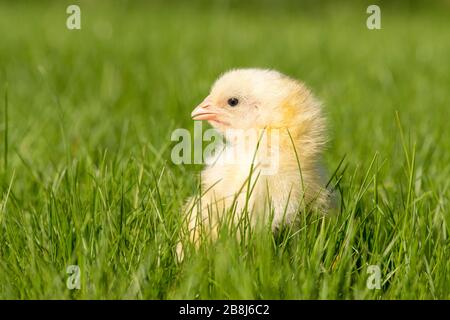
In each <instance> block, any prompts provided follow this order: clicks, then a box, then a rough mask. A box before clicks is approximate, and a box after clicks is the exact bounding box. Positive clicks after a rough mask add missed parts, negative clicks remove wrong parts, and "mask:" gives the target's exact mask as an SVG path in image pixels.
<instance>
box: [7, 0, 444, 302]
mask: <svg viewBox="0 0 450 320" xmlns="http://www.w3.org/2000/svg"><path fill="white" fill-rule="evenodd" d="M74 3H75V4H78V5H79V6H80V7H81V27H82V28H81V30H68V29H67V28H66V19H67V17H68V14H66V8H67V6H68V5H69V4H74ZM376 3H377V4H378V5H380V7H381V19H382V20H381V21H382V22H381V24H382V29H381V30H368V29H367V28H366V19H367V17H368V14H367V13H366V8H367V6H368V5H369V4H372V2H368V1H356V2H353V3H351V4H350V3H346V4H338V3H335V2H331V1H330V2H328V1H323V2H320V3H316V2H315V1H305V2H300V1H298V2H297V1H286V2H283V1H281V2H279V1H258V2H257V1H250V2H245V3H244V2H240V1H214V2H207V1H198V2H196V1H193V2H189V3H187V2H182V1H175V2H171V3H170V4H168V3H165V2H163V1H161V2H144V1H141V2H139V1H138V2H135V1H111V2H101V1H95V2H94V1H79V2H78V1H74V2H72V1H58V2H56V1H55V2H51V1H44V2H36V1H17V2H16V1H14V2H13V1H1V2H0V34H1V40H0V85H1V87H0V92H1V96H2V100H1V101H2V103H1V104H0V105H1V109H2V116H1V117H0V135H1V138H2V139H1V141H2V142H1V146H2V148H0V149H1V152H2V159H3V161H2V164H1V166H0V168H1V180H0V181H1V202H0V210H1V211H0V229H1V232H0V298H97V299H103V298H249V299H251V298H294V299H298V298H310V299H315V298H339V299H343V298H346V299H352V298H447V299H448V298H450V289H449V288H450V276H449V270H450V269H449V267H450V262H449V261H450V253H449V249H450V243H449V239H448V232H449V226H448V224H449V222H450V213H449V204H448V198H449V195H450V191H449V177H450V165H449V163H450V152H449V150H450V138H449V135H448V120H449V114H448V112H449V102H450V96H449V87H450V75H449V72H448V70H450V69H449V58H448V57H449V56H450V41H449V31H450V19H449V17H450V3H449V2H448V1H436V2H432V3H421V2H415V1H402V2H401V1H399V2H395V3H389V2H387V1H386V2H376ZM236 67H262V68H274V69H277V70H280V71H281V72H284V73H286V74H289V75H291V76H293V77H296V78H299V79H301V80H303V81H305V82H306V83H307V84H308V85H309V86H310V87H311V88H312V89H313V91H314V92H315V93H316V95H317V96H319V97H320V98H321V99H322V101H323V102H324V104H325V110H326V113H327V115H328V119H329V124H330V138H331V140H330V144H329V148H328V150H327V152H326V154H325V161H326V163H327V167H328V170H329V172H330V173H331V172H333V171H334V170H335V169H336V167H337V166H338V164H339V162H340V160H341V159H342V158H343V157H344V156H345V160H344V166H343V167H341V168H340V171H339V172H338V177H340V179H341V180H340V186H341V189H342V190H341V191H342V194H343V203H344V205H343V208H342V210H341V211H342V212H341V214H339V215H337V216H332V217H329V218H321V217H305V220H304V221H303V223H304V225H302V228H301V229H300V230H301V232H298V233H295V234H294V235H292V237H291V236H289V237H287V239H289V240H286V241H284V240H283V241H281V243H280V242H279V239H277V238H276V237H275V238H273V236H272V235H271V234H269V233H267V234H262V235H258V236H255V239H253V240H251V241H250V242H249V243H241V244H239V243H236V242H235V241H234V240H233V239H231V238H227V237H224V238H222V239H221V240H220V241H219V242H218V244H217V245H215V246H210V247H207V248H204V250H203V251H201V253H198V254H192V255H191V256H189V257H188V258H187V259H186V261H185V262H184V263H183V264H182V265H177V264H176V262H175V256H174V252H173V245H174V243H175V242H176V234H177V232H178V224H179V212H180V208H181V205H182V203H183V201H184V199H185V198H186V197H187V196H188V195H190V194H193V193H194V192H195V189H196V183H197V182H196V176H195V172H196V171H197V170H198V169H199V168H193V167H192V166H175V165H173V164H172V163H171V161H170V147H171V145H172V143H171V141H170V134H171V132H172V131H173V130H174V129H175V128H180V127H183V128H188V129H191V130H192V128H193V122H192V120H191V119H190V116H189V115H190V112H191V110H192V108H193V107H194V106H195V105H196V104H197V103H198V102H199V101H201V99H202V98H203V97H204V96H205V95H206V94H207V92H208V90H209V86H210V85H211V83H212V82H213V81H214V79H216V78H217V76H218V75H219V74H220V73H222V72H224V71H225V70H228V69H230V68H236ZM6 94H7V99H6ZM6 100H7V102H8V103H6ZM6 104H7V105H8V108H7V111H8V112H5V111H6V108H5V107H6ZM396 111H397V112H398V115H399V119H400V122H401V127H402V130H403V131H402V130H400V129H399V126H398V123H397V122H396ZM401 132H403V135H404V139H403V140H402V139H401V134H400V133H401ZM5 142H7V143H5ZM405 150H406V155H405ZM374 157H375V158H374ZM373 159H375V161H373V162H372V160H373ZM6 160H7V161H6ZM371 164H372V165H371ZM342 168H346V169H345V170H343V169H342ZM267 244H270V245H267ZM70 264H77V265H80V268H81V270H82V289H81V290H79V291H70V290H68V289H67V288H66V284H65V281H66V279H67V274H66V267H67V266H68V265H70ZM372 264H375V265H379V266H380V267H381V269H382V272H383V286H382V289H381V290H369V289H367V287H366V283H365V281H366V279H367V273H366V269H367V266H368V265H372Z"/></svg>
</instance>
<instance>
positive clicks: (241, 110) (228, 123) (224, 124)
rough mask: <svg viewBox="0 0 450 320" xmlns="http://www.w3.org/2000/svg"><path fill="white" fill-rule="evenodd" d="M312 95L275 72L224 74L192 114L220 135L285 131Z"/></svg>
mask: <svg viewBox="0 0 450 320" xmlns="http://www.w3.org/2000/svg"><path fill="white" fill-rule="evenodd" d="M309 96H310V95H309V91H308V90H307V89H306V88H305V87H304V86H303V85H302V84H300V83H299V82H297V81H295V80H293V79H291V78H289V77H287V76H285V75H283V74H281V73H279V72H277V71H273V70H262V69H236V70H231V71H228V72H226V73H225V74H223V75H222V76H221V77H220V78H219V79H218V80H216V82H215V83H214V85H213V86H212V88H211V91H210V93H209V95H208V96H207V97H206V98H205V99H204V100H203V102H202V103H200V104H199V105H198V107H197V108H195V109H194V111H193V112H192V114H191V115H192V118H193V119H194V120H207V121H209V123H210V124H211V125H212V126H213V127H215V128H216V129H218V130H219V131H225V130H227V129H242V130H247V129H264V128H284V127H289V125H290V123H292V122H293V121H295V118H296V117H297V115H298V114H299V113H301V109H302V107H307V105H308V98H309Z"/></svg>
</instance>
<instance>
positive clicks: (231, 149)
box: [177, 69, 328, 254]
mask: <svg viewBox="0 0 450 320" xmlns="http://www.w3.org/2000/svg"><path fill="white" fill-rule="evenodd" d="M192 118H193V119H194V120H207V121H208V122H209V123H210V124H211V125H212V126H213V127H214V128H215V129H216V130H218V131H219V132H220V133H221V134H222V135H223V136H224V137H225V138H226V140H227V143H226V144H225V146H224V149H223V150H222V152H220V153H219V154H217V155H215V156H214V157H212V158H211V159H208V160H207V161H206V162H207V163H208V165H207V166H206V168H205V169H204V170H203V171H202V172H201V184H202V187H201V193H202V194H201V195H198V196H196V197H192V198H190V199H189V200H188V202H187V204H186V206H185V208H184V214H185V217H186V221H187V224H188V226H189V228H188V230H189V234H190V239H191V241H194V242H196V243H197V242H198V239H199V236H200V235H201V233H202V232H206V233H207V235H208V236H210V237H213V238H214V237H215V236H217V234H216V233H217V225H218V224H219V223H220V221H221V220H222V219H231V221H232V222H234V223H236V222H237V221H239V219H241V218H242V216H243V214H245V213H247V214H248V216H249V217H250V221H251V223H256V222H257V221H258V220H262V221H263V222H266V221H271V224H272V228H273V230H276V229H277V228H278V227H279V226H280V225H282V224H284V223H292V222H293V221H294V220H295V218H296V217H297V216H298V213H299V212H302V211H305V210H306V209H308V208H311V209H318V210H320V211H324V210H325V209H326V208H327V202H328V193H327V191H326V188H325V185H324V180H323V176H322V174H321V171H322V170H321V168H320V156H321V152H322V150H323V148H324V145H325V143H326V135H325V127H326V122H325V118H324V116H323V114H322V111H321V104H320V103H319V101H318V100H316V98H315V97H314V96H313V95H312V93H311V92H310V91H309V90H308V88H306V86H305V85H304V84H303V83H301V82H299V81H296V80H294V79H292V78H290V77H288V76H286V75H283V74H281V73H279V72H277V71H274V70H263V69H236V70H231V71H229V72H226V73H225V74H223V75H222V76H221V77H220V78H219V79H218V80H216V82H215V83H214V85H213V87H212V89H211V91H210V94H209V95H208V96H207V97H206V98H205V100H204V101H203V102H202V103H200V105H199V106H198V107H197V108H195V110H194V111H193V112H192ZM230 132H231V133H232V134H229V133H230ZM255 132H257V139H256V140H255ZM230 160H231V161H230ZM269 218H270V220H269ZM181 250H182V248H181V245H179V246H178V248H177V252H178V253H179V254H180V253H181V252H180V251H181Z"/></svg>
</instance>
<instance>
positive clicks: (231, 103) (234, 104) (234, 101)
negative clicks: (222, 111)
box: [228, 98, 239, 107]
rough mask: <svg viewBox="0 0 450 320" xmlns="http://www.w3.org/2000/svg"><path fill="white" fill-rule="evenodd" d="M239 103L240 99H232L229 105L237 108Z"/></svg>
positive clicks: (229, 100)
mask: <svg viewBox="0 0 450 320" xmlns="http://www.w3.org/2000/svg"><path fill="white" fill-rule="evenodd" d="M238 103H239V100H238V98H230V99H228V105H229V106H230V107H236V106H237V104H238Z"/></svg>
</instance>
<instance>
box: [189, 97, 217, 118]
mask: <svg viewBox="0 0 450 320" xmlns="http://www.w3.org/2000/svg"><path fill="white" fill-rule="evenodd" d="M211 106H212V103H211V97H210V96H207V97H206V98H205V100H203V101H202V103H200V104H199V105H198V106H197V108H195V109H194V111H192V113H191V117H192V119H194V120H214V119H215V118H216V116H217V113H216V112H214V110H213V109H212V107H211Z"/></svg>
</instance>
